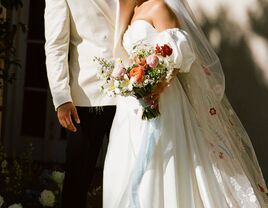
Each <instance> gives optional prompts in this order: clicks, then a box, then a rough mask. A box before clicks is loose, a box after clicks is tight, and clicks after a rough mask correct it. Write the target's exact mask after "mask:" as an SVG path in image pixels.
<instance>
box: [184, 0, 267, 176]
mask: <svg viewBox="0 0 268 208" xmlns="http://www.w3.org/2000/svg"><path fill="white" fill-rule="evenodd" d="M188 2H189V4H190V6H191V7H192V9H193V10H194V13H195V15H196V16H197V19H198V20H199V21H200V23H201V24H202V26H203V28H204V31H205V33H206V35H207V36H208V37H209V40H210V42H211V43H212V45H213V46H214V48H215V49H216V51H217V53H218V55H219V57H220V59H221V62H222V65H223V69H224V72H225V76H226V94H227V96H228V98H229V100H230V102H231V104H232V105H233V107H234V109H235V111H236V113H237V114H238V116H239V118H240V119H241V121H242V123H243V124H244V126H245V128H246V130H247V132H248V134H249V136H250V138H251V141H252V143H253V146H254V148H255V151H256V154H257V157H258V160H259V163H260V166H261V168H262V170H263V173H264V176H265V178H266V181H268V161H267V148H268V136H267V135H268V29H267V28H268V27H267V25H268V1H267V0H236V1H233V0H224V1H222V0H188Z"/></svg>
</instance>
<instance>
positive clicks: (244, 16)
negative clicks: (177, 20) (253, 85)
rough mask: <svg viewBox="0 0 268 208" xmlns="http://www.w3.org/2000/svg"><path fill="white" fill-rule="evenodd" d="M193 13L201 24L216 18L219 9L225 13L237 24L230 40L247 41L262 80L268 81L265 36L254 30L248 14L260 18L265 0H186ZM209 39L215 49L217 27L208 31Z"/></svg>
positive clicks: (217, 45)
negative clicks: (242, 39) (241, 39)
mask: <svg viewBox="0 0 268 208" xmlns="http://www.w3.org/2000/svg"><path fill="white" fill-rule="evenodd" d="M188 1H189V4H190V6H191V8H192V9H193V12H194V14H195V15H196V17H197V19H198V20H199V21H200V23H201V24H203V23H204V21H205V19H206V18H208V19H209V20H211V21H213V20H216V19H217V17H218V15H219V14H220V12H221V11H224V12H225V13H226V18H227V19H228V21H229V22H232V23H234V24H235V25H236V26H237V30H236V31H234V34H232V39H230V42H231V41H237V40H236V39H237V38H241V37H244V38H245V39H246V41H247V46H248V47H249V48H250V51H251V55H252V58H253V59H254V62H255V63H256V64H257V65H258V67H259V68H260V69H261V72H262V75H263V78H264V81H265V82H266V83H268V62H267V57H268V43H267V37H266V38H264V37H262V36H260V35H259V34H257V33H256V32H254V30H253V28H252V25H251V21H250V15H253V16H254V17H255V18H257V19H258V20H262V16H264V10H263V5H261V3H267V4H268V1H267V0H264V1H258V0H236V1H233V0H225V1H220V0H188ZM208 38H209V40H210V42H211V44H212V45H213V47H214V48H215V49H216V50H217V49H218V47H219V45H220V43H221V39H222V38H221V33H220V31H218V30H217V29H215V28H214V29H212V30H211V31H210V32H209V37H208Z"/></svg>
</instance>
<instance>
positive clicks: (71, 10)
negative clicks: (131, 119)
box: [44, 0, 126, 108]
mask: <svg viewBox="0 0 268 208" xmlns="http://www.w3.org/2000/svg"><path fill="white" fill-rule="evenodd" d="M119 14H120V6H119V0H46V8H45V16H44V17H45V38H46V44H45V51H46V66H47V75H48V80H49V86H50V90H51V94H52V97H53V102H54V106H55V108H57V107H58V106H60V105H61V104H63V103H66V102H73V103H74V105H76V106H104V105H115V99H114V98H111V97H108V96H106V95H104V94H103V93H101V92H100V90H99V80H98V78H97V76H96V75H97V63H96V62H93V58H94V57H95V56H97V57H106V58H111V57H112V56H113V55H115V54H116V53H117V52H116V51H120V50H122V48H121V46H120V45H121V44H120V43H121V35H122V31H123V30H124V28H125V27H126V26H122V25H120V26H119ZM118 45H119V46H118ZM120 53H121V52H119V54H120ZM68 54H69V58H68ZM68 60H69V61H68Z"/></svg>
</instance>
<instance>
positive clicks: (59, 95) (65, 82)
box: [44, 0, 72, 109]
mask: <svg viewBox="0 0 268 208" xmlns="http://www.w3.org/2000/svg"><path fill="white" fill-rule="evenodd" d="M44 18H45V39H46V43H45V53H46V67H47V76H48V82H49V86H50V90H51V94H52V98H53V103H54V106H55V109H57V107H59V106H60V105H62V104H64V103H66V102H72V98H71V92H70V85H69V68H68V52H69V39H70V17H69V8H68V5H67V3H66V0H46V7H45V14H44Z"/></svg>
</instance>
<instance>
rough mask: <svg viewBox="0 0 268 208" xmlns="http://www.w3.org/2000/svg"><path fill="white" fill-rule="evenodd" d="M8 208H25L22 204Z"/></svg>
mask: <svg viewBox="0 0 268 208" xmlns="http://www.w3.org/2000/svg"><path fill="white" fill-rule="evenodd" d="M8 208H23V206H22V205H21V204H12V205H10V206H9V207H8Z"/></svg>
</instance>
